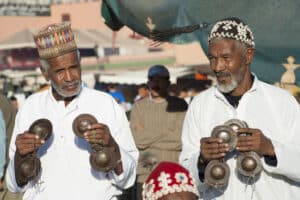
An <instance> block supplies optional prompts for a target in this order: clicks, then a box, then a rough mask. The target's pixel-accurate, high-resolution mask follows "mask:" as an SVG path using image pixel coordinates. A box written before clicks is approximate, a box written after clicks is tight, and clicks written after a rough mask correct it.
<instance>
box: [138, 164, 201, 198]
mask: <svg viewBox="0 0 300 200" xmlns="http://www.w3.org/2000/svg"><path fill="white" fill-rule="evenodd" d="M177 192H191V193H193V194H195V195H196V196H199V193H198V190H197V187H196V185H195V182H194V179H193V177H192V175H191V174H190V172H189V171H188V170H187V169H185V168H183V167H182V166H180V165H179V164H177V163H172V162H161V163H160V164H159V165H158V166H157V167H156V168H155V169H154V170H153V171H152V172H151V174H150V175H149V177H148V178H147V180H146V181H145V183H144V184H143V193H142V195H143V200H157V199H159V198H161V197H163V196H166V195H168V194H172V193H177Z"/></svg>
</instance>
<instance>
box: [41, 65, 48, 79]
mask: <svg viewBox="0 0 300 200" xmlns="http://www.w3.org/2000/svg"><path fill="white" fill-rule="evenodd" d="M40 70H41V72H42V75H43V76H44V78H45V79H46V81H49V74H48V71H46V70H45V68H43V67H40Z"/></svg>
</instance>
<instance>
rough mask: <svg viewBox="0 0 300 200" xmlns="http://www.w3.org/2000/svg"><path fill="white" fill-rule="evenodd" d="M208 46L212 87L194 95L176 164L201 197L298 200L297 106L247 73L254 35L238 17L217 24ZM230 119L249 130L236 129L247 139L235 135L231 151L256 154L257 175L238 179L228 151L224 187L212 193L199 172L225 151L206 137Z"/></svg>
mask: <svg viewBox="0 0 300 200" xmlns="http://www.w3.org/2000/svg"><path fill="white" fill-rule="evenodd" d="M208 42H209V49H208V58H209V61H210V67H211V69H212V71H213V72H214V73H215V75H216V79H217V85H216V87H211V88H210V89H208V90H206V91H203V92H202V93H200V94H199V95H197V96H196V97H195V98H194V99H193V101H192V102H191V104H190V106H189V109H188V111H187V114H186V118H185V121H184V125H183V133H182V142H183V148H182V152H181V155H180V163H181V164H182V165H183V166H185V167H186V168H187V169H189V170H190V171H191V172H192V174H193V176H194V178H195V179H196V182H197V185H198V187H199V190H200V191H201V192H202V194H201V198H203V199H222V200H242V199H258V200H264V199H272V200H279V199H280V200H281V199H299V196H300V187H299V186H300V182H299V181H300V170H299V167H300V160H299V159H298V158H300V134H299V130H300V108H299V106H298V105H297V102H296V100H295V98H294V97H292V96H291V95H290V94H289V93H288V92H287V91H285V90H282V89H280V88H277V87H274V86H272V85H269V84H266V83H264V82H262V81H260V80H259V79H258V78H257V77H256V76H255V74H253V73H251V69H250V64H251V61H252V59H253V56H254V51H255V44H254V37H253V34H252V32H251V30H250V28H249V27H248V26H247V25H246V24H245V23H244V22H242V21H241V20H240V19H238V18H227V19H224V20H220V21H218V22H217V23H216V24H215V25H214V26H213V28H212V30H211V32H210V35H209V38H208ZM232 118H236V119H239V120H243V121H245V122H246V123H247V124H248V127H249V128H241V129H239V130H238V135H240V134H241V133H247V136H239V137H238V142H237V146H236V151H237V152H249V151H254V152H256V153H258V155H259V156H260V158H261V162H262V167H263V171H262V172H261V174H260V177H259V178H258V179H257V180H256V181H254V182H251V181H250V182H248V183H247V181H246V182H245V181H242V179H239V178H238V174H237V173H236V171H235V170H236V169H237V168H236V167H237V166H236V162H237V160H236V157H234V156H233V157H230V153H229V154H227V155H229V156H228V157H227V156H226V157H225V160H226V162H227V164H228V165H229V168H230V176H229V181H228V185H227V188H225V189H224V190H223V191H218V190H217V189H213V188H211V187H207V186H208V185H207V184H206V182H205V178H204V170H205V167H206V165H207V163H208V162H209V161H210V160H212V159H222V158H224V155H225V154H226V153H227V151H228V148H229V147H228V145H227V144H225V143H223V142H222V140H221V139H218V138H212V137H210V135H211V131H212V129H213V128H214V127H215V126H217V125H221V124H224V122H226V121H227V120H229V119H232ZM248 180H249V179H248ZM249 184H251V185H250V186H248V185H249ZM247 186H248V187H247Z"/></svg>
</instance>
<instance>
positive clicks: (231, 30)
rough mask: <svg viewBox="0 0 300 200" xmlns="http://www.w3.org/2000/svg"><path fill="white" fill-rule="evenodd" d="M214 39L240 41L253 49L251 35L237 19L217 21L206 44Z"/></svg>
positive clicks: (245, 26) (248, 29) (246, 27)
mask: <svg viewBox="0 0 300 200" xmlns="http://www.w3.org/2000/svg"><path fill="white" fill-rule="evenodd" d="M215 38H228V39H233V40H238V41H241V42H243V43H245V44H247V45H249V46H250V47H255V43H254V37H253V33H252V31H251V30H250V28H249V27H248V26H247V25H246V24H245V23H244V22H243V21H242V20H240V19H239V18H227V19H223V20H221V21H218V22H217V23H216V24H215V25H214V26H213V28H212V30H211V32H210V35H209V37H208V42H210V41H211V40H213V39H215Z"/></svg>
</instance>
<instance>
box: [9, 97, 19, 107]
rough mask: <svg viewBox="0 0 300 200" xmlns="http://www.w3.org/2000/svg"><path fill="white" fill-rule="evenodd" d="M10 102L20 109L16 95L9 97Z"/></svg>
mask: <svg viewBox="0 0 300 200" xmlns="http://www.w3.org/2000/svg"><path fill="white" fill-rule="evenodd" d="M9 100H10V103H11V105H12V106H13V107H14V108H15V109H16V111H18V109H19V104H18V99H17V97H15V96H11V97H9Z"/></svg>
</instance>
